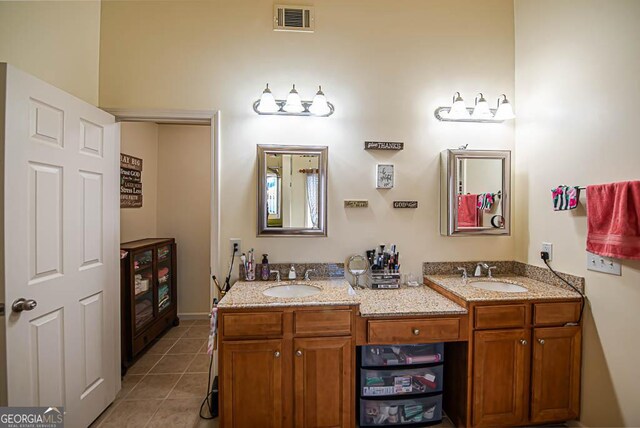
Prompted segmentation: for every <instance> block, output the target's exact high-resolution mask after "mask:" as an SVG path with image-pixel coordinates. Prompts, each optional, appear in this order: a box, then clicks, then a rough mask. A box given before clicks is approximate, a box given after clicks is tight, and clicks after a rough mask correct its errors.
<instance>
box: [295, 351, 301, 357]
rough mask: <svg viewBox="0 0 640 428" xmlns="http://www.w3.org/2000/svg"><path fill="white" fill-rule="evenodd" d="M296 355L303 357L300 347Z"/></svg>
mask: <svg viewBox="0 0 640 428" xmlns="http://www.w3.org/2000/svg"><path fill="white" fill-rule="evenodd" d="M296 356H297V357H302V351H301V350H299V349H298V350H297V351H296Z"/></svg>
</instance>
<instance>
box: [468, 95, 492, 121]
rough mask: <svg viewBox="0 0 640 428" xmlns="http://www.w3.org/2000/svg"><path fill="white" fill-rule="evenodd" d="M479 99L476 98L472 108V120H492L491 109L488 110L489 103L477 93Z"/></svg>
mask: <svg viewBox="0 0 640 428" xmlns="http://www.w3.org/2000/svg"><path fill="white" fill-rule="evenodd" d="M478 95H480V98H478V97H476V106H475V107H474V108H473V113H472V114H471V118H472V119H493V115H492V114H491V109H490V108H489V103H488V102H487V100H486V99H485V98H484V95H482V92H481V93H479V94H478Z"/></svg>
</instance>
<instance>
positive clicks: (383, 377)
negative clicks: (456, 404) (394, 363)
mask: <svg viewBox="0 0 640 428" xmlns="http://www.w3.org/2000/svg"><path fill="white" fill-rule="evenodd" d="M442 374H443V367H442V364H438V365H435V366H430V367H424V368H415V369H413V368H412V369H384V370H383V369H360V395H361V396H362V397H379V396H396V395H402V396H405V395H412V394H413V395H415V394H427V393H436V392H441V391H442Z"/></svg>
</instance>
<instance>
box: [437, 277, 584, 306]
mask: <svg viewBox="0 0 640 428" xmlns="http://www.w3.org/2000/svg"><path fill="white" fill-rule="evenodd" d="M424 277H425V279H427V280H429V281H431V282H433V283H435V284H437V285H439V286H441V287H442V288H444V289H446V290H447V291H450V292H451V293H453V294H455V295H456V296H458V297H460V298H462V299H464V300H465V301H467V302H485V301H508V300H544V299H579V298H580V294H578V293H576V292H575V291H573V290H568V289H566V288H562V287H558V286H555V285H551V284H547V283H546V282H541V281H537V280H535V279H532V278H528V277H525V276H517V275H496V276H494V277H493V279H489V278H486V277H482V278H475V277H471V278H469V279H468V280H467V282H466V283H465V282H463V280H462V278H461V277H460V275H425V276H424ZM474 281H498V282H506V283H510V284H516V285H520V286H522V287H524V288H526V289H527V290H528V291H525V292H521V293H514V292H502V291H488V290H483V289H480V288H475V287H472V286H471V285H470V284H471V283H472V282H474Z"/></svg>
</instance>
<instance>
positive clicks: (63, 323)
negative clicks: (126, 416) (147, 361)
mask: <svg viewBox="0 0 640 428" xmlns="http://www.w3.org/2000/svg"><path fill="white" fill-rule="evenodd" d="M0 74H4V76H3V77H4V78H3V81H4V82H5V83H6V86H5V90H6V96H5V98H4V118H5V123H4V284H3V288H4V302H5V305H6V316H5V320H4V321H5V329H6V331H5V334H6V370H7V385H6V393H7V401H8V404H9V405H10V406H64V407H65V412H66V415H65V422H66V424H67V426H69V427H86V426H87V425H88V424H90V423H91V422H92V421H93V420H94V419H95V418H96V417H97V416H98V415H99V414H100V413H101V412H102V410H104V409H105V408H106V407H107V406H108V405H109V403H111V402H112V401H113V400H114V398H115V394H116V392H117V390H119V389H120V376H119V369H120V339H119V337H120V336H119V333H120V330H119V325H120V321H119V318H120V317H119V313H120V311H119V296H120V291H119V287H120V280H119V251H118V248H119V236H120V233H119V215H118V213H119V196H118V177H119V173H118V171H119V170H118V167H119V158H118V155H119V152H120V136H119V127H118V126H117V125H116V124H115V123H114V117H113V116H112V115H110V114H108V113H106V112H104V111H102V110H100V109H98V108H96V107H94V106H92V105H90V104H87V103H86V102H84V101H81V100H79V99H77V98H75V97H73V96H72V95H70V94H67V93H65V92H63V91H61V90H60V89H57V88H55V87H53V86H51V85H49V84H47V83H44V82H42V81H40V80H38V79H36V78H34V77H32V76H30V75H28V74H26V73H24V72H22V71H20V70H18V69H16V68H14V67H11V66H10V65H5V64H0ZM18 299H27V300H26V303H24V304H23V305H22V307H23V308H24V310H22V311H21V312H18V311H16V310H12V304H13V303H14V302H16V301H18ZM31 301H34V302H36V303H37V305H36V306H35V307H34V308H33V309H30V307H31V306H32V305H29V303H30V302H31Z"/></svg>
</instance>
